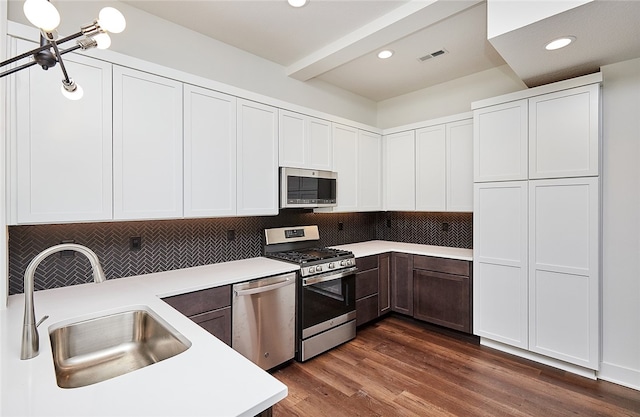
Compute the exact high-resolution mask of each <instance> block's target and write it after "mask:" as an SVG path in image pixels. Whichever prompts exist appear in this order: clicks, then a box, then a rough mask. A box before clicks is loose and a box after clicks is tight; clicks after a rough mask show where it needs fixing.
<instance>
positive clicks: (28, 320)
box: [20, 243, 107, 360]
mask: <svg viewBox="0 0 640 417" xmlns="http://www.w3.org/2000/svg"><path fill="white" fill-rule="evenodd" d="M63 250H74V251H76V252H80V253H81V254H83V255H84V256H86V257H87V258H88V259H89V262H91V268H92V270H93V280H94V281H95V282H96V283H100V282H104V281H105V280H106V279H107V278H106V277H105V276H104V271H103V270H102V267H101V266H100V261H99V260H98V256H97V255H96V254H95V252H93V251H92V250H91V249H89V248H87V247H86V246H82V245H78V244H75V243H63V244H60V245H56V246H52V247H50V248H49V249H45V250H43V251H42V252H40V253H39V254H37V255H36V256H35V258H33V259H32V260H31V262H30V263H29V266H27V270H26V271H25V273H24V321H23V322H24V324H23V327H22V347H21V349H20V359H23V360H24V359H31V358H35V357H36V356H38V353H39V350H40V340H39V338H38V325H40V323H42V322H43V321H44V320H46V319H47V317H48V316H45V317H43V318H42V319H41V320H40V321H39V322H38V324H36V314H35V310H34V306H33V280H34V276H35V273H36V268H38V265H40V262H42V261H44V260H45V258H47V257H48V256H49V255H52V254H54V253H57V252H61V251H63Z"/></svg>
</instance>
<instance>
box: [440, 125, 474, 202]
mask: <svg viewBox="0 0 640 417" xmlns="http://www.w3.org/2000/svg"><path fill="white" fill-rule="evenodd" d="M446 128H447V157H446V160H447V181H446V183H447V208H446V209H447V211H465V212H468V211H473V120H471V119H469V120H462V121H460V122H455V123H447V126H446Z"/></svg>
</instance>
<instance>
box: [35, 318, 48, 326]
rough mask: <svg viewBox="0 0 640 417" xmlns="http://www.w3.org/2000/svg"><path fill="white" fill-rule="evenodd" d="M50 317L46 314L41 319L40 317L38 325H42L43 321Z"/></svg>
mask: <svg viewBox="0 0 640 417" xmlns="http://www.w3.org/2000/svg"><path fill="white" fill-rule="evenodd" d="M48 318H49V316H44V317H43V318H41V319H40V321H38V322H37V323H36V327H38V326H40V325H41V324H42V322H43V321H45V320H46V319H48Z"/></svg>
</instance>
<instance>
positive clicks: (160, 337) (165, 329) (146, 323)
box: [49, 307, 191, 388]
mask: <svg viewBox="0 0 640 417" xmlns="http://www.w3.org/2000/svg"><path fill="white" fill-rule="evenodd" d="M49 336H50V338H51V349H52V351H53V362H54V365H55V370H56V379H57V381H58V386H60V387H61V388H78V387H84V386H86V385H91V384H95V383H97V382H102V381H105V380H107V379H111V378H114V377H117V376H120V375H123V374H126V373H129V372H133V371H135V370H137V369H140V368H144V367H145V366H148V365H152V364H154V363H156V362H160V361H163V360H165V359H168V358H171V357H172V356H175V355H177V354H179V353H182V352H184V351H185V350H187V349H189V347H190V346H191V342H190V341H189V340H188V339H187V338H185V337H184V336H183V335H182V334H180V333H179V332H178V331H177V330H175V329H174V328H173V327H171V326H170V325H169V324H168V323H166V322H165V321H164V320H162V319H161V318H160V317H159V316H158V315H157V314H156V313H155V312H153V311H152V310H151V309H148V308H144V307H142V308H140V309H135V310H128V311H124V312H120V313H114V314H109V315H105V316H101V317H97V318H92V319H88V320H82V321H78V322H75V323H71V324H66V325H63V326H62V327H58V328H56V326H55V325H54V326H51V328H50V333H49Z"/></svg>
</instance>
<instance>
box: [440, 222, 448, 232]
mask: <svg viewBox="0 0 640 417" xmlns="http://www.w3.org/2000/svg"><path fill="white" fill-rule="evenodd" d="M442 231H443V232H448V231H449V223H442Z"/></svg>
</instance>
